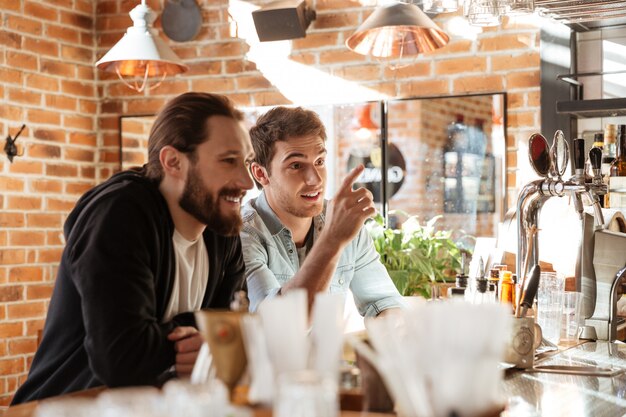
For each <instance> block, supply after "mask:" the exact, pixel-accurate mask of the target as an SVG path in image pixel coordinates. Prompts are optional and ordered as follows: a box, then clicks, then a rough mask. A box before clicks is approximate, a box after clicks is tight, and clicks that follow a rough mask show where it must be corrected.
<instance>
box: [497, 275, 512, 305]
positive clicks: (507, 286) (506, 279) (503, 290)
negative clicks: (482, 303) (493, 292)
mask: <svg viewBox="0 0 626 417" xmlns="http://www.w3.org/2000/svg"><path fill="white" fill-rule="evenodd" d="M512 275H513V274H512V273H511V271H501V272H500V302H501V303H503V304H510V305H511V306H512V305H513V293H514V290H513V286H514V284H513V277H512Z"/></svg>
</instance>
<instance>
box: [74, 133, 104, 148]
mask: <svg viewBox="0 0 626 417" xmlns="http://www.w3.org/2000/svg"><path fill="white" fill-rule="evenodd" d="M70 143H71V144H73V145H88V146H96V145H97V143H98V138H97V137H96V135H95V134H94V133H78V132H72V133H70Z"/></svg>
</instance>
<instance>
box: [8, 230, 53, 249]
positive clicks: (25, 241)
mask: <svg viewBox="0 0 626 417" xmlns="http://www.w3.org/2000/svg"><path fill="white" fill-rule="evenodd" d="M45 243H46V236H45V235H44V234H43V233H42V232H32V231H22V230H12V231H10V232H9V244H10V245H12V246H43V245H44V244H45Z"/></svg>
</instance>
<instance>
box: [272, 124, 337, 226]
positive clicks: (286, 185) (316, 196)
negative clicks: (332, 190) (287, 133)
mask: <svg viewBox="0 0 626 417" xmlns="http://www.w3.org/2000/svg"><path fill="white" fill-rule="evenodd" d="M325 162H326V147H325V144H324V140H323V139H322V138H321V137H319V136H303V137H293V138H288V139H287V140H285V141H278V142H275V143H274V156H273V158H272V160H271V161H270V169H269V172H267V170H264V173H265V175H267V177H266V178H265V179H264V181H263V182H262V184H263V190H264V191H265V194H266V196H267V200H268V203H269V204H270V207H272V209H273V210H274V212H276V214H277V215H278V217H279V218H280V219H281V220H282V221H283V222H288V220H289V218H312V217H314V216H317V215H318V214H320V213H321V212H322V210H323V208H324V187H325V185H326V165H325Z"/></svg>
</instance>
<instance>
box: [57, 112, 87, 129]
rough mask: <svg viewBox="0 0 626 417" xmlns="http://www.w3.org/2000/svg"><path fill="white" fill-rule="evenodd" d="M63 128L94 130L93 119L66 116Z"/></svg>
mask: <svg viewBox="0 0 626 417" xmlns="http://www.w3.org/2000/svg"><path fill="white" fill-rule="evenodd" d="M63 126H64V127H67V128H72V129H82V130H93V128H94V121H93V117H87V116H78V115H65V116H63Z"/></svg>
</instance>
